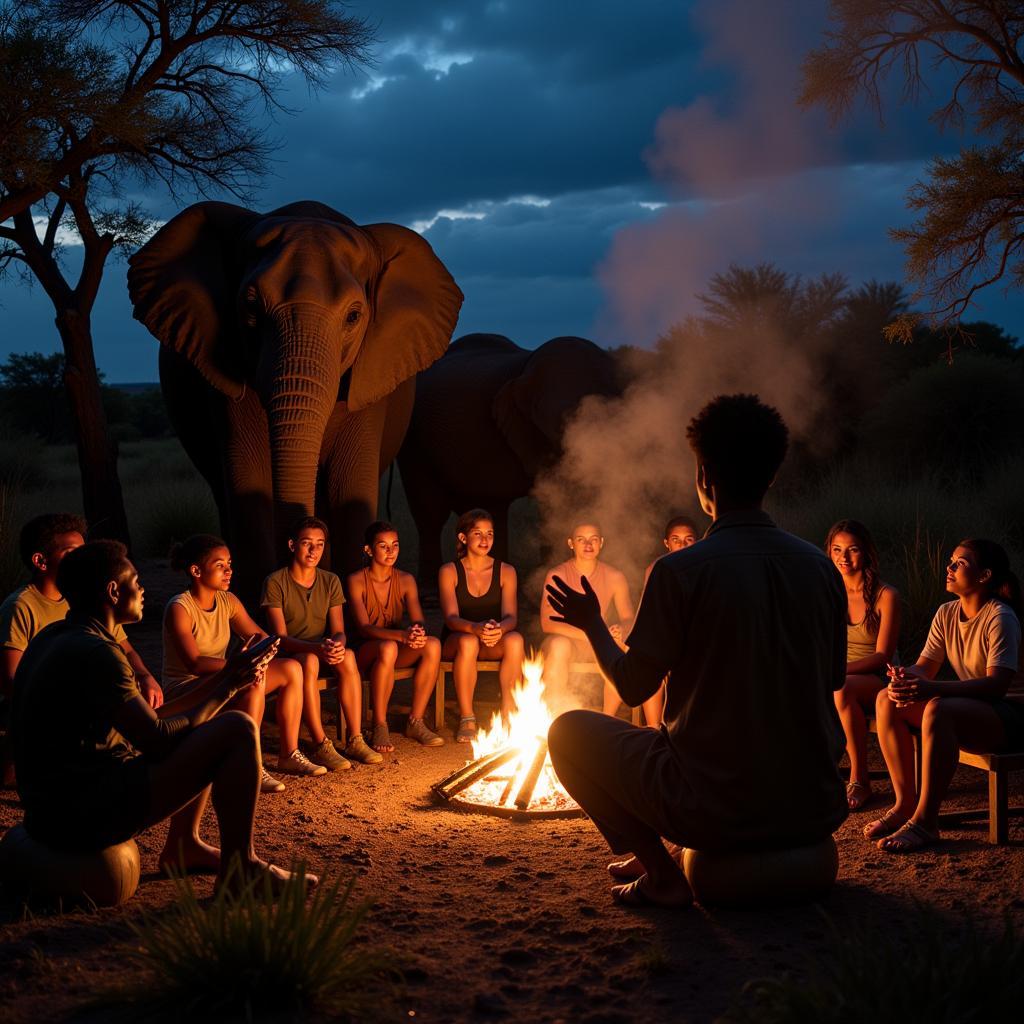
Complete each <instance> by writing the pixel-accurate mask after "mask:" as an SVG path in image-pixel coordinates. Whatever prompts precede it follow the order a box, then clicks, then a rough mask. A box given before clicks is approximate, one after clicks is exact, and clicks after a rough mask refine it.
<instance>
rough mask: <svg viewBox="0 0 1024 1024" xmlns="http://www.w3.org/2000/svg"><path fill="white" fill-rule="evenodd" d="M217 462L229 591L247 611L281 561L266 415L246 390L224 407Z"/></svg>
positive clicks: (255, 601) (281, 553)
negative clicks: (220, 472)
mask: <svg viewBox="0 0 1024 1024" xmlns="http://www.w3.org/2000/svg"><path fill="white" fill-rule="evenodd" d="M222 463H223V473H224V481H225V487H224V492H225V505H224V508H223V509H222V512H221V516H222V526H223V529H224V531H225V540H227V542H228V544H229V546H230V548H231V559H232V564H233V569H234V577H235V578H234V582H233V584H232V590H234V591H235V593H236V594H237V595H238V597H239V598H240V599H241V601H242V603H243V604H245V606H246V607H247V608H249V609H250V610H252V609H253V608H255V607H256V604H257V602H258V600H259V595H260V588H261V587H262V585H263V580H264V579H265V578H266V576H267V574H268V573H269V572H272V571H273V570H274V569H276V568H277V567H278V566H279V565H280V564H281V562H282V561H283V559H284V552H278V551H275V550H274V533H273V487H272V481H271V469H270V451H269V440H268V433H267V417H266V413H265V412H264V410H263V406H262V405H260V403H259V400H258V399H257V398H256V397H255V395H253V394H252V393H251V392H250V393H248V394H247V395H246V396H245V397H244V398H242V399H241V400H239V401H237V402H231V403H229V404H228V407H227V431H226V435H225V438H224V441H223V450H222Z"/></svg>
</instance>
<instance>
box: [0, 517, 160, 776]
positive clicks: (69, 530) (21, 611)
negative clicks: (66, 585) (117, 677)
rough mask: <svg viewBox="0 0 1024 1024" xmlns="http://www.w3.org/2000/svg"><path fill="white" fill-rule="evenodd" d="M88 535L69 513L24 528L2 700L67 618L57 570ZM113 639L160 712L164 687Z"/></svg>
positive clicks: (5, 629)
mask: <svg viewBox="0 0 1024 1024" xmlns="http://www.w3.org/2000/svg"><path fill="white" fill-rule="evenodd" d="M85 532H86V525H85V520H84V519H83V518H82V517H81V516H76V515H73V514H71V513H68V512H52V513H48V514H46V515H41V516H36V517H35V518H34V519H30V520H29V521H28V522H27V523H25V525H24V526H23V527H22V528H21V535H20V537H19V543H18V546H19V549H20V552H21V560H22V562H24V564H25V567H26V568H27V569H28V571H29V573H30V574H31V578H30V580H29V582H28V583H26V584H25V586H23V587H19V588H18V589H17V590H15V591H14V592H13V593H12V594H9V595H8V596H7V598H6V599H5V600H4V602H3V604H0V695H3V696H6V697H10V693H11V683H12V681H13V679H14V673H15V672H16V671H17V669H18V663H19V662H20V661H21V658H22V655H24V653H25V649H26V648H27V647H28V644H29V641H30V640H31V639H32V638H33V637H34V636H35V635H36V634H37V633H38V632H40V630H42V629H45V628H46V627H47V626H48V625H50V623H51V622H58V621H59V620H61V619H63V618H64V616H65V615H67V613H68V603H67V601H65V600H64V597H63V595H62V594H61V592H60V589H59V588H58V586H57V570H58V568H59V567H60V563H61V560H62V559H63V558H64V556H65V555H66V554H67V553H68V552H69V551H74V550H75V548H78V547H81V546H82V545H83V544H84V543H85ZM114 639H115V640H117V642H118V643H119V644H120V645H121V647H122V648H123V649H124V652H125V654H126V655H127V657H128V663H129V664H130V665H131V667H132V670H133V671H134V672H135V679H136V681H137V682H138V685H139V690H140V691H141V693H142V696H143V697H144V698H145V699H146V701H147V702H148V703H149V705H150V707H154V708H158V707H160V705H161V704H162V703H163V700H164V695H163V691H162V690H161V689H160V684H159V683H158V682H157V681H156V680H155V679H154V678H153V676H152V674H151V673H150V671H149V670H148V669H147V668H146V666H145V665H144V664H143V663H142V658H141V657H139V654H138V652H136V651H135V649H134V648H133V647H132V645H131V644H130V643H129V642H128V637H127V636H125V632H124V630H123V629H122V628H121V627H120V626H117V627H116V629H115V630H114ZM8 753H9V752H8V751H5V756H4V785H13V784H14V782H13V778H12V777H11V772H10V765H11V763H12V762H11V761H10V759H9V757H8V756H7V754H8Z"/></svg>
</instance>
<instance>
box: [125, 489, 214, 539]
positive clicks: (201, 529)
mask: <svg viewBox="0 0 1024 1024" xmlns="http://www.w3.org/2000/svg"><path fill="white" fill-rule="evenodd" d="M126 505H127V512H128V521H129V522H130V523H131V526H132V540H133V543H134V547H135V550H136V552H137V553H138V554H140V555H144V556H149V557H152V558H163V557H164V556H165V555H166V554H167V552H168V551H169V550H170V548H171V544H172V543H174V541H180V540H184V539H185V538H186V537H191V536H192V534H194V533H218V532H219V531H220V520H219V518H218V515H217V506H216V505H215V503H214V500H213V495H212V494H211V493H210V488H209V487H207V485H206V482H205V481H204V480H203V479H202V478H201V477H199V476H198V475H197V474H196V472H195V470H192V471H191V472H190V473H189V477H188V478H187V479H184V480H182V479H175V478H174V475H173V473H171V474H170V475H169V476H168V475H163V474H158V473H156V472H154V473H153V474H152V475H150V476H148V477H145V478H142V479H139V480H138V482H137V483H135V484H134V485H133V486H132V487H131V490H130V491H129V490H128V489H127V488H126Z"/></svg>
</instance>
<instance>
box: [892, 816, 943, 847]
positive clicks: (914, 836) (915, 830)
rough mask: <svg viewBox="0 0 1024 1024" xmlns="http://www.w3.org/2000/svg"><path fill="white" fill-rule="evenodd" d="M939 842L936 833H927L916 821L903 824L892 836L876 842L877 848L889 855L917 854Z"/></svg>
mask: <svg viewBox="0 0 1024 1024" xmlns="http://www.w3.org/2000/svg"><path fill="white" fill-rule="evenodd" d="M938 841H939V833H938V832H929V831H928V829H926V828H925V827H924V826H923V825H918V823H917V822H916V821H907V822H904V823H903V825H901V826H900V827H899V828H898V829H897V830H896V831H895V832H893V833H892V835H888V836H886V837H885V838H884V839H879V840H878V844H877V845H878V848H879V849H880V850H887V851H888V852H889V853H917V851H918V850H923V849H924V848H925V847H926V846H931V845H932V844H934V843H937V842H938Z"/></svg>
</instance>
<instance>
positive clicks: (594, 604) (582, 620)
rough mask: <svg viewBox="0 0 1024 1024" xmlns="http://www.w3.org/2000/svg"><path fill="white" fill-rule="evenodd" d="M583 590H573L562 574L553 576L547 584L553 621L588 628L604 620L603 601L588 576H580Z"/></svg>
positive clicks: (578, 627)
mask: <svg viewBox="0 0 1024 1024" xmlns="http://www.w3.org/2000/svg"><path fill="white" fill-rule="evenodd" d="M580 583H581V584H582V586H583V590H581V591H580V590H573V589H572V587H570V586H569V584H568V583H566V582H565V580H563V579H562V577H561V576H554V577H552V581H551V583H549V584H548V585H547V588H546V589H547V596H548V601H549V602H550V603H551V608H552V610H553V611H554V613H555V614H554V615H552V616H551V621H552V622H564V623H565V624H566V625H567V626H575V627H576V628H577V629H582V630H584V631H585V630H586V629H587V627H588V626H591V625H593V624H594V623H595V622H602V621H603V620H602V618H601V602H600V601H599V600H598V599H597V594H595V593H594V588H593V587H592V586H591V585H590V580H588V579H587V577H586V576H581V577H580Z"/></svg>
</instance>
